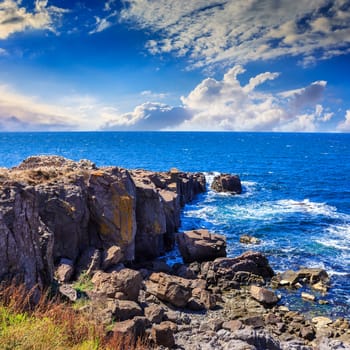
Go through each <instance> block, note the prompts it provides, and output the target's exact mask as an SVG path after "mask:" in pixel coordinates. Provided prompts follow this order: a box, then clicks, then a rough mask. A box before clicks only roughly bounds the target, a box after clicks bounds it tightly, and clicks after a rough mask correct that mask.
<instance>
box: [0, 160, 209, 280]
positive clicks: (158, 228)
mask: <svg viewBox="0 0 350 350" xmlns="http://www.w3.org/2000/svg"><path fill="white" fill-rule="evenodd" d="M204 191H205V177H204V176H203V175H202V174H189V173H183V172H179V171H177V170H176V169H173V170H172V171H169V172H150V171H142V170H135V171H128V170H126V169H121V168H118V167H104V168H97V167H96V166H95V165H94V164H93V163H92V162H90V161H86V160H82V161H79V162H74V161H71V160H68V159H65V158H63V157H58V156H36V157H30V158H28V159H26V160H25V161H24V162H23V163H21V164H20V165H19V166H17V167H14V168H12V169H1V170H0V249H1V254H0V280H3V279H6V278H12V277H14V276H16V278H20V279H21V280H23V281H24V282H25V284H26V285H27V286H28V287H33V286H34V285H38V286H39V287H42V286H45V285H48V284H49V283H50V281H51V280H52V277H53V271H54V266H58V265H60V264H62V263H64V264H65V265H68V266H69V265H71V266H72V268H73V270H72V271H71V272H70V273H71V274H75V273H77V272H79V271H82V270H88V269H95V270H96V269H98V268H100V267H101V266H102V265H103V264H104V266H105V267H108V261H112V262H114V263H115V262H116V261H118V260H119V261H131V260H145V259H148V258H154V257H157V256H159V255H161V254H163V253H164V252H165V250H167V249H171V248H172V246H173V244H174V233H175V232H176V231H177V229H178V227H179V225H180V210H181V207H182V206H184V205H185V203H187V202H189V201H191V200H192V199H193V198H194V196H195V195H196V194H198V193H200V192H204ZM116 247H118V249H117V248H116ZM111 248H112V249H111ZM111 252H113V254H114V256H110V254H112V253H111ZM115 254H117V256H118V258H116V255H115ZM113 259H114V260H113ZM116 259H117V260H116Z"/></svg>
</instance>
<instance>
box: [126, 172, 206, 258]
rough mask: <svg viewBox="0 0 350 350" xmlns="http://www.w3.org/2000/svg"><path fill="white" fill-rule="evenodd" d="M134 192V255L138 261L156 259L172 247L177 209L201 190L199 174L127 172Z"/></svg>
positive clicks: (178, 218)
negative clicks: (133, 183) (135, 218)
mask: <svg viewBox="0 0 350 350" xmlns="http://www.w3.org/2000/svg"><path fill="white" fill-rule="evenodd" d="M131 175H132V178H133V180H134V182H135V185H136V191H137V204H136V216H137V223H138V225H137V234H136V256H137V258H138V260H147V259H152V258H154V257H157V256H159V255H161V254H163V253H164V252H165V250H169V249H171V248H172V247H173V245H174V240H175V237H174V233H175V232H176V231H177V229H178V227H179V226H180V209H181V207H182V206H184V205H185V204H186V203H188V202H189V201H191V200H192V199H193V198H194V196H195V195H196V194H198V193H201V192H204V191H205V177H204V175H203V174H188V173H183V172H178V171H175V170H173V171H172V172H167V173H166V172H161V173H154V172H150V171H146V170H134V171H131Z"/></svg>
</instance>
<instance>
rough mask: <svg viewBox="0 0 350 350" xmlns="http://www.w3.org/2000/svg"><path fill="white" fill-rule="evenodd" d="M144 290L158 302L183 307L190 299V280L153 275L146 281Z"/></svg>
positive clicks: (160, 273)
mask: <svg viewBox="0 0 350 350" xmlns="http://www.w3.org/2000/svg"><path fill="white" fill-rule="evenodd" d="M146 289H147V291H148V292H149V293H151V294H153V295H155V296H156V297H157V298H159V299H160V300H163V301H166V302H169V303H170V304H172V305H174V306H177V307H184V306H186V304H187V302H188V300H189V299H190V297H191V280H187V279H185V278H181V277H177V276H171V275H167V274H165V273H163V272H159V273H153V274H152V275H151V276H150V277H149V280H148V281H146Z"/></svg>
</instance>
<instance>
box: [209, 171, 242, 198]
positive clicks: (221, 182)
mask: <svg viewBox="0 0 350 350" xmlns="http://www.w3.org/2000/svg"><path fill="white" fill-rule="evenodd" d="M211 188H212V189H213V190H214V191H216V192H229V193H232V194H240V193H242V184H241V180H240V178H239V176H238V175H231V174H220V175H217V176H215V177H214V180H213V182H212V184H211Z"/></svg>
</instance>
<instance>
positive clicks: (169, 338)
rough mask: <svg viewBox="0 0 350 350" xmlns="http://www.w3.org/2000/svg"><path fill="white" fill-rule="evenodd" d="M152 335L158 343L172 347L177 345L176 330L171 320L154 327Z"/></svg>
mask: <svg viewBox="0 0 350 350" xmlns="http://www.w3.org/2000/svg"><path fill="white" fill-rule="evenodd" d="M151 337H152V339H153V341H154V342H155V343H156V344H157V345H163V346H166V347H168V348H172V347H173V346H174V345H175V339H174V331H173V329H172V327H171V325H169V322H162V323H161V324H156V325H154V326H153V327H152V330H151Z"/></svg>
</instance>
